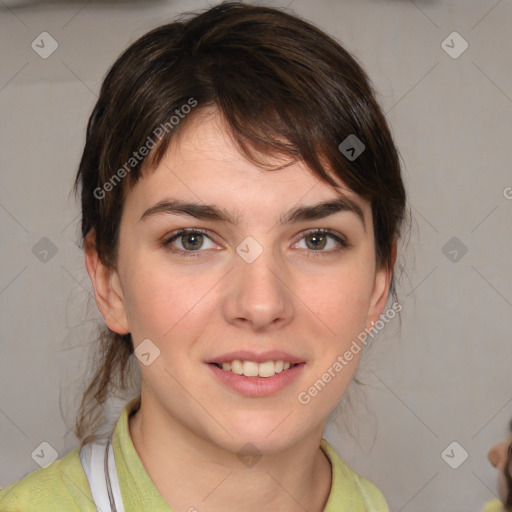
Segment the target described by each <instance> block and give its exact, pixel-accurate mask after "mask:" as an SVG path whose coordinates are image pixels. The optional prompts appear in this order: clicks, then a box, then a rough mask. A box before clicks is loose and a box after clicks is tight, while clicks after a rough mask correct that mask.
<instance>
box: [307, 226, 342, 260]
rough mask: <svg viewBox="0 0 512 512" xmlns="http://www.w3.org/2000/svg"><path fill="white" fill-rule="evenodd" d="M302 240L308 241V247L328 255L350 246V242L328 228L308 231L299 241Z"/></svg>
mask: <svg viewBox="0 0 512 512" xmlns="http://www.w3.org/2000/svg"><path fill="white" fill-rule="evenodd" d="M302 240H305V242H306V247H305V248H306V249H309V250H310V251H312V252H317V253H320V254H322V253H325V254H326V255H327V254H330V253H333V252H336V251H340V250H343V249H347V248H348V247H350V244H349V243H348V242H347V240H345V239H344V238H343V237H342V236H341V235H338V234H337V233H335V232H332V231H331V230H328V229H314V230H311V231H308V232H306V233H305V234H304V235H303V236H302V238H301V239H300V240H299V242H301V241H302ZM329 245H330V247H329Z"/></svg>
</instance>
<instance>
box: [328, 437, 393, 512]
mask: <svg viewBox="0 0 512 512" xmlns="http://www.w3.org/2000/svg"><path fill="white" fill-rule="evenodd" d="M321 448H322V450H323V451H324V453H325V454H326V455H327V457H328V458H329V461H330V462H331V465H332V468H333V481H332V489H331V497H330V500H331V501H332V502H333V504H334V503H336V504H338V500H340V501H339V505H340V506H345V502H346V500H347V497H349V500H350V505H351V506H353V507H355V508H357V510H364V511H365V512H389V507H388V504H387V502H386V499H385V498H384V495H383V494H382V492H381V491H380V490H379V488H378V487H377V486H376V485H375V484H373V483H372V482H370V480H368V479H367V478H365V477H363V476H361V475H359V474H358V473H356V472H355V471H354V470H353V469H352V468H351V467H350V466H349V465H348V464H346V463H345V462H344V461H343V460H342V459H341V457H340V456H339V455H338V453H337V452H336V450H335V449H334V448H333V447H332V446H331V445H330V444H329V443H328V442H327V441H326V440H325V439H322V443H321ZM342 501H343V502H342ZM328 504H329V502H328ZM347 505H348V503H347ZM362 507H364V508H362ZM333 510H334V509H333ZM326 511H328V512H330V510H329V508H327V509H326Z"/></svg>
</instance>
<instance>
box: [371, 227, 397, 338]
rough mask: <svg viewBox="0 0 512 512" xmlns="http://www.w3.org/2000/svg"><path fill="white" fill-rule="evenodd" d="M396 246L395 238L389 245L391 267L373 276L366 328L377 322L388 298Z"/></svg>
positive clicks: (380, 270)
mask: <svg viewBox="0 0 512 512" xmlns="http://www.w3.org/2000/svg"><path fill="white" fill-rule="evenodd" d="M396 246H397V241H396V237H395V238H394V239H393V242H392V244H391V265H390V266H389V267H383V268H381V269H379V270H378V271H377V273H376V275H375V283H374V287H373V292H372V298H371V301H370V307H369V309H368V320H367V321H368V324H369V325H367V327H368V328H370V327H371V326H372V325H373V324H374V323H376V322H377V320H378V319H379V318H380V315H381V314H382V312H383V311H384V308H385V307H386V302H387V300H388V297H389V287H390V285H391V279H392V277H393V269H394V267H395V261H396Z"/></svg>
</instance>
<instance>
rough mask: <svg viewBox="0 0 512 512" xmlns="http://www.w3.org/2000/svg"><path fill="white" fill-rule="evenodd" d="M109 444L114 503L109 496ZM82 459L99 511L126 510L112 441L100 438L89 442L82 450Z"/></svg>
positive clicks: (120, 511)
mask: <svg viewBox="0 0 512 512" xmlns="http://www.w3.org/2000/svg"><path fill="white" fill-rule="evenodd" d="M107 445H108V476H109V478H110V484H111V492H112V497H113V500H114V503H112V502H111V500H110V498H109V493H108V487H107V475H106V473H105V455H106V453H105V452H106V448H107ZM80 460H81V462H82V467H83V469H84V473H85V476H86V477H87V480H88V482H89V487H90V488H91V494H92V497H93V500H94V503H95V505H96V508H97V509H98V512H112V511H114V510H117V512H124V506H123V500H122V497H121V489H120V487H119V479H118V477H117V469H116V461H115V458H114V449H113V448H112V443H111V442H110V443H109V442H108V440H98V441H94V442H91V443H87V444H86V445H85V446H83V447H82V449H81V450H80Z"/></svg>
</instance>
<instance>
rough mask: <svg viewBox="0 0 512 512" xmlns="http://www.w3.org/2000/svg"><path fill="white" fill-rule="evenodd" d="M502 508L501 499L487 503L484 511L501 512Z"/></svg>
mask: <svg viewBox="0 0 512 512" xmlns="http://www.w3.org/2000/svg"><path fill="white" fill-rule="evenodd" d="M502 510H503V509H502V508H501V501H500V500H492V501H489V502H487V503H486V504H485V508H484V512H501V511H502Z"/></svg>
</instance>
